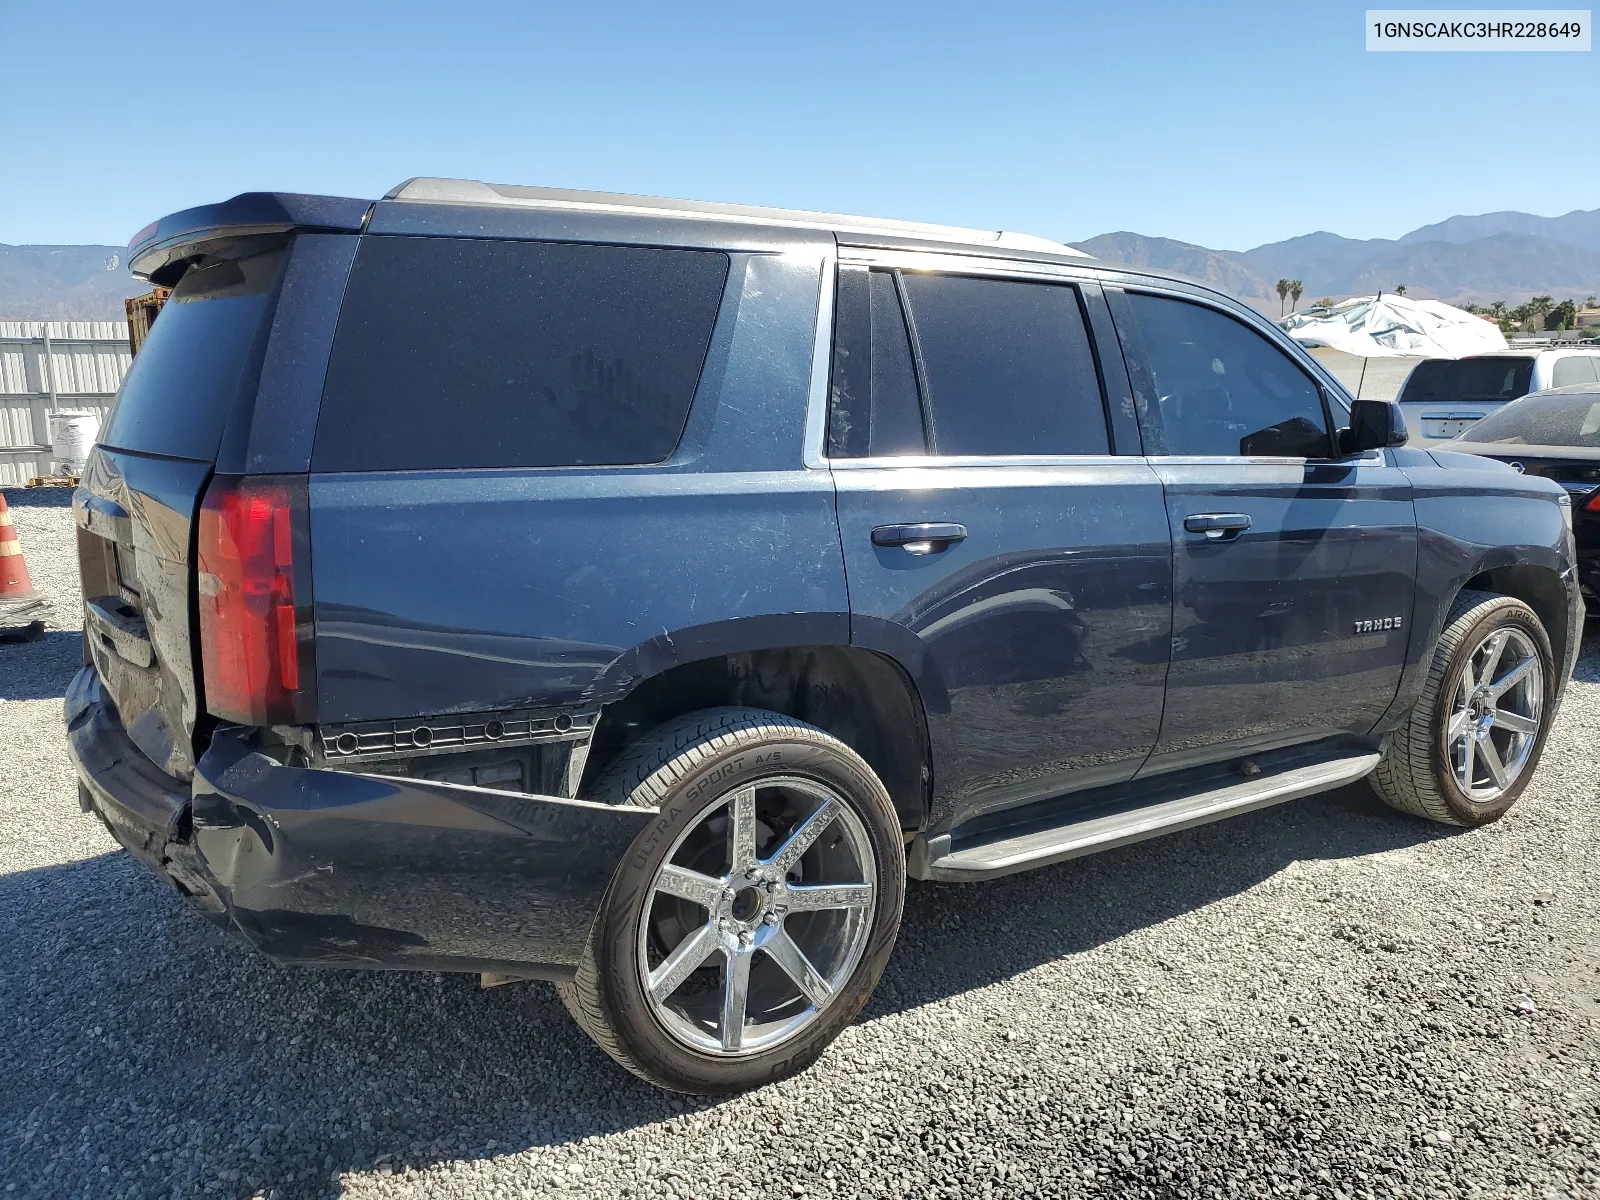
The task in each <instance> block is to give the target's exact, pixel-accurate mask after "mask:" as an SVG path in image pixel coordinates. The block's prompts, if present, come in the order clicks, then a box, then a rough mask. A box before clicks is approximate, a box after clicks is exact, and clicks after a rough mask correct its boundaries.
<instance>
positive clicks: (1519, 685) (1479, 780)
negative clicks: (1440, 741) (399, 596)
mask: <svg viewBox="0 0 1600 1200" xmlns="http://www.w3.org/2000/svg"><path fill="white" fill-rule="evenodd" d="M1543 710H1544V669H1543V668H1542V667H1541V666H1540V665H1539V653H1538V651H1537V650H1536V649H1535V648H1534V645H1533V641H1532V639H1530V638H1529V637H1528V635H1527V634H1525V633H1523V632H1522V631H1521V630H1518V629H1507V628H1502V629H1497V630H1495V631H1494V632H1493V633H1491V634H1489V636H1488V637H1486V638H1484V639H1483V641H1481V642H1479V643H1478V646H1477V649H1475V650H1474V651H1473V652H1472V654H1471V655H1470V656H1469V657H1468V659H1467V665H1466V669H1465V670H1463V671H1462V672H1461V681H1460V682H1459V683H1458V684H1457V685H1456V691H1455V696H1454V697H1453V702H1452V704H1451V706H1450V716H1449V719H1448V721H1447V723H1446V725H1445V735H1444V737H1445V746H1446V748H1447V749H1448V751H1449V754H1450V766H1451V769H1452V770H1453V771H1454V772H1455V778H1456V786H1457V787H1459V788H1460V789H1461V791H1462V792H1463V793H1464V794H1465V795H1466V797H1467V798H1468V799H1469V800H1471V801H1473V802H1474V803H1476V804H1489V803H1492V802H1493V801H1495V800H1498V799H1499V798H1500V797H1501V796H1502V795H1504V794H1505V791H1506V789H1507V788H1509V787H1510V786H1511V785H1512V784H1513V783H1514V782H1515V781H1516V779H1517V777H1518V776H1519V775H1521V774H1522V772H1523V769H1524V768H1525V767H1526V766H1527V765H1528V758H1529V756H1530V755H1532V753H1533V748H1534V745H1535V744H1536V743H1537V742H1538V740H1539V722H1540V720H1541V718H1542V714H1543Z"/></svg>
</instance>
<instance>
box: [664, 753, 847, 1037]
mask: <svg viewBox="0 0 1600 1200" xmlns="http://www.w3.org/2000/svg"><path fill="white" fill-rule="evenodd" d="M876 899H877V872H876V869H875V866H874V861H873V857H872V849H871V843H870V842H869V841H868V839H867V831H866V828H865V826H863V824H862V822H861V819H860V818H859V817H857V816H856V814H855V812H854V811H853V810H852V809H851V808H850V806H849V805H848V804H847V803H845V801H844V799H843V798H842V797H841V796H839V795H838V794H837V793H836V792H834V791H833V790H832V789H831V788H828V787H826V786H824V785H822V784H820V783H817V782H815V781H814V780H810V779H802V778H799V777H798V776H775V777H772V778H769V779H763V780H761V781H760V782H759V783H756V784H753V785H751V786H747V787H743V788H740V789H738V790H737V791H734V792H730V793H729V794H728V795H727V796H726V797H725V798H724V799H723V800H722V802H720V803H718V804H714V805H712V806H711V807H710V808H708V809H707V810H706V811H705V812H703V813H702V814H701V815H700V816H699V818H698V819H697V820H696V821H695V822H694V824H692V825H691V826H690V827H689V828H688V829H687V830H685V831H684V833H683V834H682V835H681V836H680V837H679V838H678V839H677V841H675V842H674V843H673V845H672V849H671V850H670V851H668V853H667V856H666V858H665V859H664V860H663V861H662V865H661V868H660V869H659V870H658V871H657V872H656V875H655V878H654V880H653V881H652V883H651V885H650V892H649V894H648V895H647V897H646V900H645V906H644V912H643V916H642V919H641V921H640V926H639V939H638V955H639V974H640V978H641V979H642V980H643V982H644V992H645V998H646V1000H647V1002H648V1003H649V1006H650V1010H651V1012H652V1013H653V1014H654V1016H655V1017H656V1019H657V1020H658V1021H659V1022H660V1023H661V1026H662V1028H663V1029H665V1030H666V1031H667V1033H668V1034H670V1035H671V1036H672V1037H673V1038H674V1039H675V1040H677V1041H679V1042H682V1043H683V1044H685V1045H687V1046H690V1047H692V1048H693V1049H695V1050H699V1051H702V1052H704V1053H709V1054H717V1055H724V1056H736V1055H745V1054H754V1053H757V1052H758V1051H762V1050H769V1049H771V1048H772V1047H773V1046H775V1045H777V1044H778V1043H780V1042H783V1041H785V1040H787V1039H789V1038H791V1037H793V1036H794V1035H795V1034H797V1033H798V1032H800V1030H801V1029H803V1028H805V1027H806V1025H808V1024H809V1023H810V1022H811V1020H812V1019H813V1018H815V1017H816V1016H817V1014H819V1013H820V1012H822V1010H823V1009H825V1008H826V1007H827V1006H828V1004H829V1003H830V1002H831V1001H832V999H833V997H834V996H835V994H837V993H838V991H839V989H840V988H841V987H843V985H844V984H845V982H846V981H847V980H848V979H849V978H850V975H851V973H852V972H853V971H854V970H855V968H856V964H857V963H859V962H860V960H861V955H862V953H863V951H864V950H865V949H866V945H867V937H868V934H869V933H870V932H871V927H872V914H873V911H874V908H875V901H876Z"/></svg>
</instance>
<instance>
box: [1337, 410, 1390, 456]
mask: <svg viewBox="0 0 1600 1200" xmlns="http://www.w3.org/2000/svg"><path fill="white" fill-rule="evenodd" d="M1405 444H1406V418H1405V414H1404V413H1402V412H1401V411H1400V406H1399V405H1398V404H1396V403H1394V402H1393V401H1392V400H1356V401H1354V402H1353V403H1352V404H1351V405H1350V424H1349V425H1348V426H1347V427H1346V428H1344V429H1341V430H1339V453H1340V454H1360V453H1361V452H1362V451H1363V450H1383V449H1386V448H1388V447H1389V446H1404V445H1405Z"/></svg>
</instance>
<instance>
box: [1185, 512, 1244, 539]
mask: <svg viewBox="0 0 1600 1200" xmlns="http://www.w3.org/2000/svg"><path fill="white" fill-rule="evenodd" d="M1183 527H1184V528H1185V529H1187V530H1188V531H1189V532H1190V533H1203V534H1205V535H1206V537H1207V538H1209V539H1211V540H1212V541H1222V540H1224V539H1232V538H1236V537H1238V536H1239V535H1240V534H1241V533H1243V532H1244V531H1245V530H1246V529H1249V528H1250V518H1249V516H1248V515H1247V514H1245V513H1195V514H1193V515H1192V516H1187V517H1185V518H1184V519H1183Z"/></svg>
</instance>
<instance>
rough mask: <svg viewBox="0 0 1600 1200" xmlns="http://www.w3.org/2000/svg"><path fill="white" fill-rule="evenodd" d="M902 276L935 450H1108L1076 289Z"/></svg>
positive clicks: (1102, 408)
mask: <svg viewBox="0 0 1600 1200" xmlns="http://www.w3.org/2000/svg"><path fill="white" fill-rule="evenodd" d="M902 279H903V281H904V285H905V291H906V299H907V301H908V303H909V305H910V310H911V322H910V327H911V331H912V336H913V339H914V343H913V344H914V345H915V347H916V349H917V350H918V352H919V353H920V357H921V362H922V369H923V380H922V382H923V386H924V388H925V389H926V395H925V401H926V404H927V410H928V415H929V418H930V420H931V423H932V429H931V430H930V437H929V441H930V443H931V444H932V446H933V449H934V452H935V453H938V454H942V455H963V454H981V455H1009V454H1107V453H1109V452H1110V449H1111V443H1110V437H1109V435H1108V434H1107V431H1106V417H1105V403H1104V400H1103V399H1102V396H1101V391H1100V376H1099V372H1098V370H1097V369H1096V366H1095V361H1094V352H1093V350H1092V349H1091V347H1090V343H1089V335H1088V331H1087V329H1086V326H1085V322H1084V316H1083V308H1082V305H1081V303H1080V301H1079V299H1078V289H1077V288H1075V287H1073V286H1071V285H1070V284H1053V283H1028V282H1023V281H1020V280H1006V279H979V278H972V277H967V276H958V275H925V274H913V273H906V274H905V275H903V276H902Z"/></svg>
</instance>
